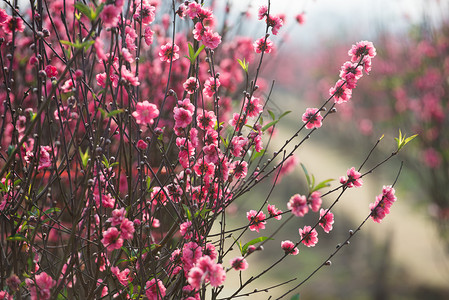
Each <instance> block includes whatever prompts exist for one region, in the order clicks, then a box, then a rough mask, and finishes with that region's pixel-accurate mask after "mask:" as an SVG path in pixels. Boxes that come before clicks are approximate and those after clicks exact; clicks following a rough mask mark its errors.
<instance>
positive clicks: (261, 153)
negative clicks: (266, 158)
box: [251, 149, 265, 161]
mask: <svg viewBox="0 0 449 300" xmlns="http://www.w3.org/2000/svg"><path fill="white" fill-rule="evenodd" d="M264 154H265V149H262V150H261V151H260V152H254V155H253V156H252V157H251V160H252V161H253V160H255V159H257V158H259V157H261V156H262V155H264Z"/></svg>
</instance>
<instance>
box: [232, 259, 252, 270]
mask: <svg viewBox="0 0 449 300" xmlns="http://www.w3.org/2000/svg"><path fill="white" fill-rule="evenodd" d="M230 264H231V266H232V268H233V269H234V270H236V271H244V270H246V269H248V262H247V261H246V259H245V258H244V257H242V256H240V257H236V258H233V259H231V261H230Z"/></svg>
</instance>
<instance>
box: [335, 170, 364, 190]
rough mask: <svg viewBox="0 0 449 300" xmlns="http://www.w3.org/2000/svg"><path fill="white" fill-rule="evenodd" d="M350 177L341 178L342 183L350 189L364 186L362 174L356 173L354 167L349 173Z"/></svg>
mask: <svg viewBox="0 0 449 300" xmlns="http://www.w3.org/2000/svg"><path fill="white" fill-rule="evenodd" d="M347 175H348V177H347V178H346V177H344V176H342V177H340V183H341V184H343V185H345V186H346V187H348V188H352V187H361V186H362V185H363V180H362V178H361V176H362V174H360V172H358V171H356V170H355V168H354V167H352V168H351V169H349V170H348V171H347Z"/></svg>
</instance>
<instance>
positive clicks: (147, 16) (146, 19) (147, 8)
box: [133, 1, 156, 25]
mask: <svg viewBox="0 0 449 300" xmlns="http://www.w3.org/2000/svg"><path fill="white" fill-rule="evenodd" d="M155 10H156V7H154V6H152V5H148V2H147V1H143V2H142V3H137V9H136V13H135V14H134V16H133V17H134V19H136V20H138V19H139V18H140V19H141V20H142V24H143V25H148V24H151V23H153V21H154V18H155V13H154V11H155Z"/></svg>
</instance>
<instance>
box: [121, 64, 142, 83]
mask: <svg viewBox="0 0 449 300" xmlns="http://www.w3.org/2000/svg"><path fill="white" fill-rule="evenodd" d="M120 70H121V72H120V75H121V76H122V79H124V80H125V81H126V82H127V83H128V84H130V85H132V86H138V85H140V82H139V78H137V77H136V76H134V74H133V72H131V71H129V70H128V69H127V68H126V67H125V66H122V68H121V69H120Z"/></svg>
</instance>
